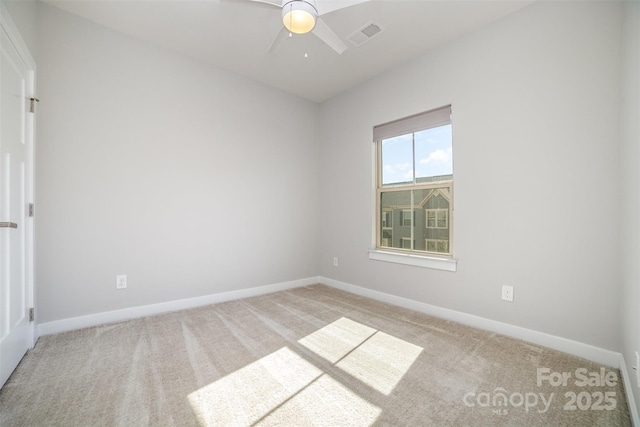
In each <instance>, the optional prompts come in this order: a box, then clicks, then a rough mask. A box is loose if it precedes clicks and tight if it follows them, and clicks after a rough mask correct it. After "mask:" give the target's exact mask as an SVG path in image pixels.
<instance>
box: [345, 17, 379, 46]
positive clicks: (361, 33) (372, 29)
mask: <svg viewBox="0 0 640 427" xmlns="http://www.w3.org/2000/svg"><path fill="white" fill-rule="evenodd" d="M382 31H384V30H383V29H382V27H380V25H378V24H375V23H373V22H369V23H368V24H367V25H365V26H364V27H362V28H360V29H359V30H357V31H355V32H354V33H353V34H351V35H350V36H349V37H347V40H349V41H350V42H351V43H353V44H354V45H356V46H362V45H363V44H365V43H366V42H368V41H369V40H371V39H372V38H374V37H375V36H377V35H378V34H380V33H381V32H382Z"/></svg>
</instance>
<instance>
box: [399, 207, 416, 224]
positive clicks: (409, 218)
mask: <svg viewBox="0 0 640 427" xmlns="http://www.w3.org/2000/svg"><path fill="white" fill-rule="evenodd" d="M401 214H402V216H401V218H402V226H403V227H411V226H412V225H413V222H414V220H415V215H413V211H412V210H411V209H403V210H402V212H401Z"/></svg>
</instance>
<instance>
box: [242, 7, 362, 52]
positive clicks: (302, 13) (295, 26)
mask: <svg viewBox="0 0 640 427" xmlns="http://www.w3.org/2000/svg"><path fill="white" fill-rule="evenodd" d="M248 1H250V2H253V3H261V4H263V5H266V6H273V7H274V8H278V9H281V10H282V23H283V24H284V27H283V28H282V30H280V32H279V33H278V35H277V36H276V38H275V40H274V41H273V43H271V47H270V48H269V52H270V53H273V52H275V51H276V50H277V49H278V46H279V45H280V44H281V43H282V41H283V40H286V38H287V36H289V37H291V34H292V33H295V34H306V33H308V32H312V33H313V34H315V35H316V37H318V38H319V39H320V40H322V41H323V42H325V43H326V44H327V45H328V46H329V47H331V48H332V49H333V50H335V51H336V52H337V53H338V54H342V52H344V51H345V50H347V45H346V44H344V42H343V41H342V40H340V37H338V35H337V34H336V33H335V32H334V31H333V30H332V29H331V28H329V26H328V25H327V24H326V23H325V22H324V21H323V20H322V18H321V16H322V15H325V14H327V13H329V12H334V11H336V10H340V9H344V8H345V7H349V6H353V5H356V4H359V3H364V2H367V1H369V0H248Z"/></svg>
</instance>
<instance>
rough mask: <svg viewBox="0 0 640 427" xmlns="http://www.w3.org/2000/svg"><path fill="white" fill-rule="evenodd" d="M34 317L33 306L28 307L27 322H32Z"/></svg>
mask: <svg viewBox="0 0 640 427" xmlns="http://www.w3.org/2000/svg"><path fill="white" fill-rule="evenodd" d="M35 318H36V313H35V310H34V309H33V307H31V308H30V309H29V322H33V321H34V320H35Z"/></svg>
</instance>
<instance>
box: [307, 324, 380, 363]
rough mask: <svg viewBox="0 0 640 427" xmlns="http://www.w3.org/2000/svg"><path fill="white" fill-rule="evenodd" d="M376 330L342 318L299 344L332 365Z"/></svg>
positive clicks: (308, 336)
mask: <svg viewBox="0 0 640 427" xmlns="http://www.w3.org/2000/svg"><path fill="white" fill-rule="evenodd" d="M375 333H376V330H375V329H373V328H370V327H368V326H365V325H363V324H362V323H358V322H354V321H353V320H350V319H347V318H345V317H342V318H340V319H338V320H336V321H335V322H333V323H330V324H328V325H327V326H325V327H324V328H322V329H318V330H317V331H315V332H314V333H312V334H309V335H307V336H306V337H304V338H302V339H301V340H299V341H298V342H299V343H300V344H302V345H303V346H305V347H307V348H308V349H309V350H311V351H313V352H314V353H316V354H317V355H318V356H320V357H322V358H323V359H326V360H328V361H329V362H331V363H336V362H337V361H339V360H340V359H342V358H343V357H345V356H346V355H347V354H349V353H350V352H351V351H353V349H354V348H356V347H358V346H359V345H360V344H362V343H363V342H365V341H366V340H367V338H369V337H370V336H371V335H373V334H375Z"/></svg>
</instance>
